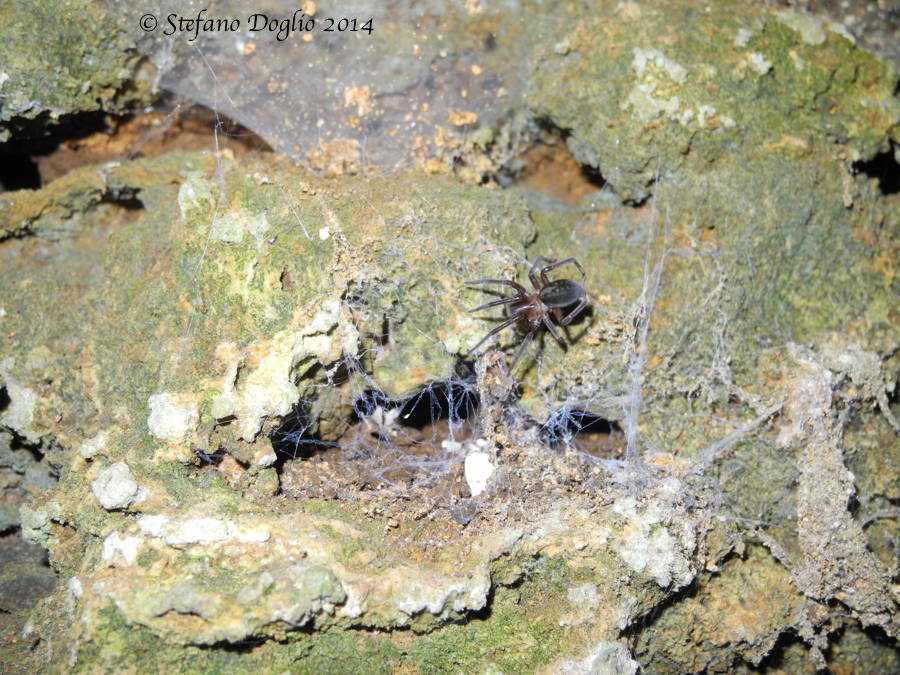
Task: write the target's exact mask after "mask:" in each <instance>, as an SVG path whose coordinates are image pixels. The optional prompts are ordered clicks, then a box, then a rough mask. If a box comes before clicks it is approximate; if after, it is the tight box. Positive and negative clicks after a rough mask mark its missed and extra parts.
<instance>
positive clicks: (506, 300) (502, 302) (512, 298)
mask: <svg viewBox="0 0 900 675" xmlns="http://www.w3.org/2000/svg"><path fill="white" fill-rule="evenodd" d="M521 299H522V297H521V296H519V295H513V296H510V297H508V298H500V299H499V300H492V301H491V302H486V303H484V304H483V305H478V307H476V308H475V309H470V310H469V311H470V312H477V311H480V310H482V309H487V308H488V307H496V306H497V305H508V304H510V303H511V302H516V301H518V300H521Z"/></svg>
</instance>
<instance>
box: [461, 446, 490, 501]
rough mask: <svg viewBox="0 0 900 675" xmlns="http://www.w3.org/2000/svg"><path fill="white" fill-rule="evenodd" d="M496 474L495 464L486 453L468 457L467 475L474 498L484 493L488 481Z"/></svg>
mask: <svg viewBox="0 0 900 675" xmlns="http://www.w3.org/2000/svg"><path fill="white" fill-rule="evenodd" d="M493 473H494V463H493V461H492V460H491V456H490V455H489V454H488V453H486V452H472V453H469V455H468V456H467V457H466V463H465V474H466V482H467V483H468V484H469V491H470V492H471V493H472V496H473V497H477V496H478V495H480V494H481V493H482V492H484V490H485V488H486V487H487V482H488V479H489V478H490V477H491V474H493Z"/></svg>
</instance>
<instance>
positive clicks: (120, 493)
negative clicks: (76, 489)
mask: <svg viewBox="0 0 900 675" xmlns="http://www.w3.org/2000/svg"><path fill="white" fill-rule="evenodd" d="M91 490H92V491H93V492H94V496H95V497H96V498H97V501H98V502H100V506H102V507H103V508H104V509H106V510H107V511H113V510H115V509H124V508H125V507H126V506H128V505H129V504H131V502H133V501H134V500H135V499H136V498H137V496H138V493H139V492H140V486H139V485H138V483H137V480H135V477H134V474H133V473H131V469H129V468H128V465H127V464H126V463H125V462H116V463H115V464H110V465H109V466H107V467H106V468H104V469H101V471H100V474H99V475H98V476H97V478H96V480H94V482H93V483H91Z"/></svg>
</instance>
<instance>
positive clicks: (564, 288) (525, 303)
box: [466, 256, 587, 370]
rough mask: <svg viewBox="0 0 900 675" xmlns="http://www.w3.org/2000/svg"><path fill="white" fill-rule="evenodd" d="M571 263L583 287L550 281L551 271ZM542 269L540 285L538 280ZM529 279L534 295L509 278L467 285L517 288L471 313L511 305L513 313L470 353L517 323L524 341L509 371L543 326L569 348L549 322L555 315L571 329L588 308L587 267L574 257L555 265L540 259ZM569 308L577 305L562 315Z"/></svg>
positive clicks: (550, 261)
mask: <svg viewBox="0 0 900 675" xmlns="http://www.w3.org/2000/svg"><path fill="white" fill-rule="evenodd" d="M542 263H546V264H545V265H544V267H540V265H541V264H542ZM569 263H571V264H572V265H575V267H577V268H578V271H579V272H581V283H580V284H578V283H576V282H574V281H572V280H571V279H554V280H552V281H551V280H550V279H548V278H547V273H548V272H550V271H551V270H555V269H556V268H557V267H562V266H563V265H567V264H569ZM539 269H540V282H539V281H538V270H539ZM528 278H529V279H530V280H531V285H532V286H534V293H529V292H528V289H527V288H525V287H524V286H523V285H522V284H520V283H518V282H516V281H511V280H509V279H478V280H476V281H467V282H466V284H468V285H469V286H475V285H478V284H504V285H505V286H512V287H513V288H514V289H516V294H515V295H511V296H509V297H506V298H501V299H500V300H493V301H491V302H486V303H485V304H483V305H479V306H478V307H476V308H475V309H473V310H470V311H472V312H478V311H481V310H482V309H487V308H488V307H496V306H498V305H508V308H509V314H510V316H509V318H508V319H506V321H504V322H503V323H501V324H500V325H499V326H497V327H496V328H494V329H493V330H491V331H490V332H489V333H488V334H487V335H485V336H484V337H483V338H481V340H479V341H478V344H476V345H475V346H474V347H472V349H470V350H469V353H470V354H471V353H472V352H474V351H475V350H476V349H478V348H479V347H480V346H481V345H483V344H484V343H485V342H486V341H487V340H488V339H490V338H491V337H493V336H494V335H496V334H497V333H499V332H500V331H502V330H503V329H505V328H507V327H509V326H512V325H513V324H518V327H519V330H521V331H522V332H523V333H525V339H524V340H522V344H521V346H520V347H519V350H518V351H517V352H516V356H515V358H514V359H513V361H512V364H511V365H510V370H512V369H513V368H514V367H515V365H516V363H517V362H518V361H519V357H521V356H522V353H523V352H524V351H525V348H526V347H528V345H529V344H531V341H532V340H533V339H534V336H535V335H537V333H538V331H539V330H540V329H541V326H542V325H543V326H546V328H547V330H548V331H550V335H552V336H553V338H554V339H555V340H556V341H557V342H558V343H559V344H560V345H562V347H563V349H565V348H566V342H565V340H563V339H562V336H560V334H559V332H558V331H557V330H556V328H554V327H553V324H552V323H551V322H550V317H551V316H552V317H553V319H554V320H555V321H556V323H558V324H559V325H560V326H568V325H569V324H570V323H572V319H574V318H575V317H576V316H578V313H579V312H581V310H582V309H584V308H585V306H586V305H587V297H586V295H585V290H584V285H585V282H586V281H587V275H586V274H585V273H584V268H583V267H582V266H581V264H579V262H578V261H577V260H575V258H566V259H565V260H560V261H559V262H556V261H555V260H551V259H549V258H545V257H544V256H538V257H537V259H535V261H534V265H532V266H531V270H530V271H529V272H528ZM570 305H575V308H574V309H573V310H572V311H571V312H569V313H568V314H566V315H565V316H563V312H562V310H563V308H565V307H569V306H570Z"/></svg>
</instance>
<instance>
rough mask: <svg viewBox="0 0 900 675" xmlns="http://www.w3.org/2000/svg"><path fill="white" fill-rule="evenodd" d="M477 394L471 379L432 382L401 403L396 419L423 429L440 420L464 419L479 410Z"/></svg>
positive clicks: (406, 424) (456, 420)
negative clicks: (398, 415)
mask: <svg viewBox="0 0 900 675" xmlns="http://www.w3.org/2000/svg"><path fill="white" fill-rule="evenodd" d="M478 406H479V398H478V392H477V391H476V390H475V382H474V379H473V380H471V381H466V380H462V381H457V380H454V381H451V382H435V383H433V384H429V385H427V386H425V387H422V389H420V390H419V391H418V392H416V393H415V394H413V395H412V396H410V397H409V398H407V399H406V401H405V402H404V403H403V406H402V408H401V410H400V417H399V418H398V422H399V423H400V424H401V425H403V426H406V427H412V428H415V429H422V428H424V427H426V426H429V425H432V424H435V423H436V422H439V421H441V420H450V421H451V422H453V423H456V422H464V421H466V420H467V419H469V418H471V417H472V416H474V415H475V413H476V412H477V411H478Z"/></svg>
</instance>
